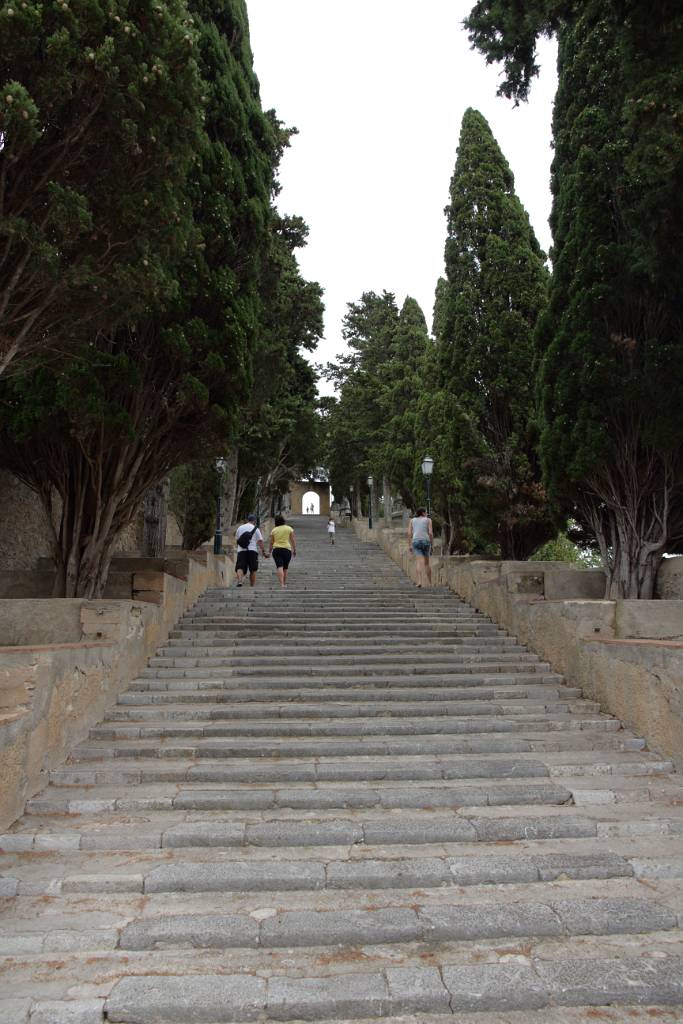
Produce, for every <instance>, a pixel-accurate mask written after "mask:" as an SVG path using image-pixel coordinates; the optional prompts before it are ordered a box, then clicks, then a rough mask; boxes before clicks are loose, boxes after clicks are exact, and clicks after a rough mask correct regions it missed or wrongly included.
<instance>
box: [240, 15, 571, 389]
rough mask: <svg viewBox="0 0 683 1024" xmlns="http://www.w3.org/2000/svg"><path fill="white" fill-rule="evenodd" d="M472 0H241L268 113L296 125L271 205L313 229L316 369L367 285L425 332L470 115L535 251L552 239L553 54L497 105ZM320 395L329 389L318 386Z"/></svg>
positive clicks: (338, 341)
mask: <svg viewBox="0 0 683 1024" xmlns="http://www.w3.org/2000/svg"><path fill="white" fill-rule="evenodd" d="M472 5H473V0H421V2H420V3H419V4H416V3H415V0H247V6H248V10H249V20H250V30H251V44H252V49H253V51H254V63H255V68H256V73H257V75H258V77H259V80H260V83H261V98H262V101H263V105H264V106H265V107H267V108H268V107H275V109H276V111H277V113H278V115H279V117H280V119H281V120H282V121H284V122H285V123H286V124H288V125H290V126H296V127H297V128H298V129H299V135H297V136H296V137H295V138H294V139H293V141H292V146H291V149H290V150H288V152H287V154H286V156H285V158H284V161H283V165H282V168H281V182H282V186H283V189H282V195H281V196H280V199H279V206H280V209H281V210H282V211H283V212H285V213H296V214H300V215H301V216H302V217H303V218H304V219H305V220H306V222H307V223H308V225H309V227H310V237H309V244H308V246H307V248H306V249H305V250H303V251H300V252H299V263H300V266H301V269H302V272H303V274H304V276H305V277H307V278H309V279H313V280H316V281H319V282H320V284H321V285H322V287H323V289H324V293H325V295H324V298H325V339H324V341H322V342H321V344H320V346H319V348H318V351H317V353H316V354H315V356H314V359H315V361H316V362H327V361H328V360H333V359H334V357H335V355H336V354H338V353H339V352H341V351H342V350H343V348H344V344H343V341H342V337H341V321H342V317H343V316H344V313H345V312H346V304H347V303H348V302H353V301H356V300H357V299H359V298H360V296H361V294H362V293H363V292H364V291H375V292H381V291H382V290H383V289H386V290H387V291H392V292H394V293H395V294H396V298H397V301H398V303H399V305H400V304H401V303H402V302H403V300H404V298H405V297H406V295H412V296H413V297H414V298H416V299H417V301H418V302H419V303H420V305H421V306H422V309H423V311H424V313H425V316H426V318H427V323H428V325H429V326H430V327H431V321H432V305H433V301H434V288H435V286H436V282H437V279H438V277H439V275H440V274H442V273H443V249H444V241H445V231H446V222H445V218H444V214H443V210H444V206H445V205H446V203H447V201H448V187H449V183H450V178H451V174H452V172H453V166H454V163H455V155H456V149H457V144H458V135H459V132H460V122H461V119H462V115H463V113H464V111H465V110H466V108H467V107H475V108H476V109H477V110H480V111H481V112H482V114H483V115H484V116H485V117H486V118H487V119H488V121H489V124H490V125H491V128H492V130H493V134H494V135H495V137H496V139H497V140H498V143H499V145H500V146H501V148H502V150H503V152H504V153H505V156H506V157H507V159H508V161H509V162H510V165H511V167H512V170H513V172H514V175H515V183H516V188H517V193H518V195H519V196H520V198H521V200H522V202H523V204H524V206H525V207H526V209H527V210H528V212H529V216H530V218H531V223H532V224H533V227H534V229H535V231H536V234H537V236H538V239H539V241H540V243H541V245H542V246H543V247H544V249H546V251H547V249H548V247H549V245H550V233H549V229H548V224H547V221H548V214H549V212H550V192H549V185H548V179H549V169H550V160H551V149H550V118H551V105H552V97H553V94H554V92H555V83H556V73H555V48H554V45H553V44H551V43H547V42H546V43H545V44H544V45H542V47H541V50H540V57H541V66H542V73H541V77H540V79H538V80H537V81H536V82H535V83H534V85H533V88H532V91H531V99H530V101H529V103H528V104H525V105H523V106H520V107H517V108H515V107H514V106H513V104H512V103H511V102H509V101H508V100H503V99H499V98H498V97H496V88H497V85H498V82H499V70H498V69H497V68H496V67H487V66H486V63H485V61H484V58H483V57H482V56H481V55H480V54H479V53H476V52H474V51H472V50H470V47H469V43H468V40H467V35H466V33H465V31H464V30H463V28H462V25H461V22H462V19H463V18H464V16H465V15H466V14H467V13H468V11H469V10H470V8H471V7H472ZM321 390H322V391H323V392H329V390H330V388H329V386H326V385H325V383H324V382H321Z"/></svg>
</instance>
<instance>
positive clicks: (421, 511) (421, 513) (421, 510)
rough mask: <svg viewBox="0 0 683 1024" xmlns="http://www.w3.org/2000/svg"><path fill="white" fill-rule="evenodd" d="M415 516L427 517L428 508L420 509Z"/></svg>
mask: <svg viewBox="0 0 683 1024" xmlns="http://www.w3.org/2000/svg"><path fill="white" fill-rule="evenodd" d="M415 515H416V516H426V515H427V509H426V508H418V509H417V511H416V512H415Z"/></svg>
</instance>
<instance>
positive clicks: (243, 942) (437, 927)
mask: <svg viewBox="0 0 683 1024" xmlns="http://www.w3.org/2000/svg"><path fill="white" fill-rule="evenodd" d="M678 924H679V921H678V916H677V915H676V914H675V913H674V912H672V911H671V910H670V909H669V908H668V907H666V906H663V905H661V904H660V903H657V902H656V901H654V900H648V899H639V900H638V899H628V898H617V899H593V900H581V899H565V900H554V901H549V902H547V903H533V902H521V901H520V902H517V901H511V902H509V903H506V904H505V905H500V904H491V903H482V904H470V905H468V906H448V905H442V906H441V907H431V906H430V907H425V908H423V909H422V908H418V909H416V908H415V907H408V906H405V905H403V906H401V905H399V906H395V907H389V908H386V909H380V910H348V909H345V910H343V911H335V910H325V911H313V910H304V911H296V910H294V911H280V912H278V913H277V914H276V915H275V916H272V917H267V918H265V919H264V920H261V921H259V920H257V919H255V918H254V917H252V916H250V915H248V914H236V913H233V914H225V913H223V914H213V915H198V914H196V915H193V914H185V915H177V916H175V915H171V914H168V915H164V916H163V917H154V918H152V919H151V920H147V919H141V920H138V921H134V922H132V923H130V924H128V925H126V927H125V928H123V930H122V931H121V934H120V936H119V942H118V945H119V948H120V949H130V950H141V949H157V948H169V947H170V946H186V947H190V948H200V949H229V948H243V947H251V948H256V947H259V948H263V949H267V948H277V947H283V946H284V947H288V948H296V947H298V946H330V945H348V946H352V945H362V946H367V945H380V944H384V943H404V942H424V943H430V942H462V941H473V940H477V939H501V940H502V939H506V938H512V937H514V938H519V937H522V938H528V937H531V936H543V937H555V938H560V937H563V936H567V935H602V934H604V935H609V934H620V935H630V934H636V935H637V934H642V933H643V932H653V931H670V930H672V929H675V928H677V927H678Z"/></svg>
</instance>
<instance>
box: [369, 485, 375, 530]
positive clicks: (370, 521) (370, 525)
mask: <svg viewBox="0 0 683 1024" xmlns="http://www.w3.org/2000/svg"><path fill="white" fill-rule="evenodd" d="M373 483H374V480H373V479H372V477H371V476H369V477H368V487H369V488H370V510H369V513H368V530H371V529H372V485H373Z"/></svg>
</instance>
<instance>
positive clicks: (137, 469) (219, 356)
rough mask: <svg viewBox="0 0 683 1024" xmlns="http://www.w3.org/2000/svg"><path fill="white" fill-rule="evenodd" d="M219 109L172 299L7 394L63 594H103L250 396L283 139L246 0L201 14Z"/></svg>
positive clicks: (22, 471) (230, 0) (192, 190)
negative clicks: (160, 506) (254, 46)
mask: <svg viewBox="0 0 683 1024" xmlns="http://www.w3.org/2000/svg"><path fill="white" fill-rule="evenodd" d="M196 18H197V22H198V47H197V48H198V53H199V61H200V65H201V70H202V76H203V79H204V86H203V88H204V95H205V96H206V108H207V118H206V125H205V131H204V134H203V136H202V138H201V141H200V144H199V145H198V147H197V154H196V156H197V160H196V164H195V170H194V172H193V175H192V178H191V180H190V181H189V183H188V185H187V187H186V190H185V205H186V206H187V209H188V211H189V212H190V214H191V216H192V220H193V224H192V233H193V243H194V244H193V245H192V247H191V248H190V249H189V250H188V252H187V254H186V255H185V257H184V259H183V261H182V262H181V263H180V265H179V266H177V267H176V281H175V294H174V295H173V296H172V300H171V301H166V302H162V300H161V298H159V301H158V302H157V304H156V305H155V306H153V307H151V308H149V309H148V311H147V313H146V315H145V316H141V317H140V318H139V319H137V320H135V321H128V322H124V323H122V324H121V325H120V326H118V327H117V328H115V329H113V330H109V331H101V332H99V333H98V334H97V335H94V336H93V337H92V338H91V339H90V342H89V343H88V344H84V345H82V346H80V347H78V348H77V349H76V350H75V351H74V352H73V353H71V354H70V356H69V358H68V359H67V360H65V361H64V362H63V363H62V364H61V365H60V366H59V368H58V369H57V371H56V372H53V371H51V370H47V369H45V368H41V369H39V370H36V371H32V372H30V373H24V374H18V375H16V376H12V378H11V380H9V381H7V382H6V383H5V384H4V386H3V387H2V389H1V390H0V430H1V431H2V440H3V442H4V443H3V446H2V458H3V460H4V462H5V465H7V466H8V467H9V468H10V469H11V470H12V471H13V472H14V473H16V475H17V476H19V477H20V478H21V479H23V480H24V481H25V482H26V483H28V484H29V486H31V487H33V488H34V489H35V490H36V492H37V493H38V495H39V496H40V498H41V500H42V502H43V504H44V506H45V508H46V511H47V512H48V518H49V521H50V522H51V521H52V512H53V505H54V499H55V495H57V496H58V497H59V499H60V504H61V517H60V522H59V526H58V528H57V530H56V531H55V535H54V538H53V547H54V553H55V554H54V557H55V563H56V567H57V593H58V594H61V595H64V596H86V597H90V596H97V595H99V594H101V592H102V589H103V587H104V583H105V581H106V577H107V573H108V568H109V563H110V560H111V556H112V553H113V551H114V548H115V545H116V540H117V537H118V534H119V533H120V531H121V530H122V529H123V528H124V527H125V526H126V525H127V524H128V523H129V522H130V521H131V520H132V518H133V517H134V516H135V514H136V512H137V509H138V507H139V505H140V501H141V499H142V497H143V495H144V494H145V492H146V491H147V490H148V488H149V487H150V486H151V485H152V484H153V483H155V482H156V481H157V480H159V479H161V478H162V477H164V476H166V475H167V474H168V473H169V471H170V470H171V469H172V468H173V467H174V466H176V465H179V464H182V463H184V462H187V461H188V460H190V459H193V458H196V457H197V456H201V455H206V454H210V453H211V452H212V451H213V452H217V451H220V450H221V449H223V450H225V447H226V445H227V442H228V439H229V437H230V434H231V432H232V431H233V430H234V427H235V421H236V409H237V405H238V403H239V402H240V401H242V400H243V399H244V396H245V393H246V390H247V387H248V383H249V374H250V362H251V353H252V351H253V347H254V339H255V332H256V326H257V319H258V312H259V301H260V300H259V294H258V288H259V283H260V272H261V255H262V253H263V251H264V250H265V249H267V245H268V234H269V231H270V192H271V187H272V176H273V165H274V160H275V153H276V146H275V140H274V138H273V134H272V129H271V124H270V121H269V119H268V118H267V117H266V116H265V114H264V113H263V112H262V110H261V106H260V101H259V95H258V83H257V81H256V78H255V76H254V74H253V71H252V67H251V52H250V49H249V42H248V35H247V31H248V29H247V21H246V9H245V5H244V0H221V2H220V3H218V4H216V3H212V4H211V5H210V7H207V8H206V10H205V9H204V8H203V7H202V5H201V3H200V4H199V5H198V10H197V15H196Z"/></svg>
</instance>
